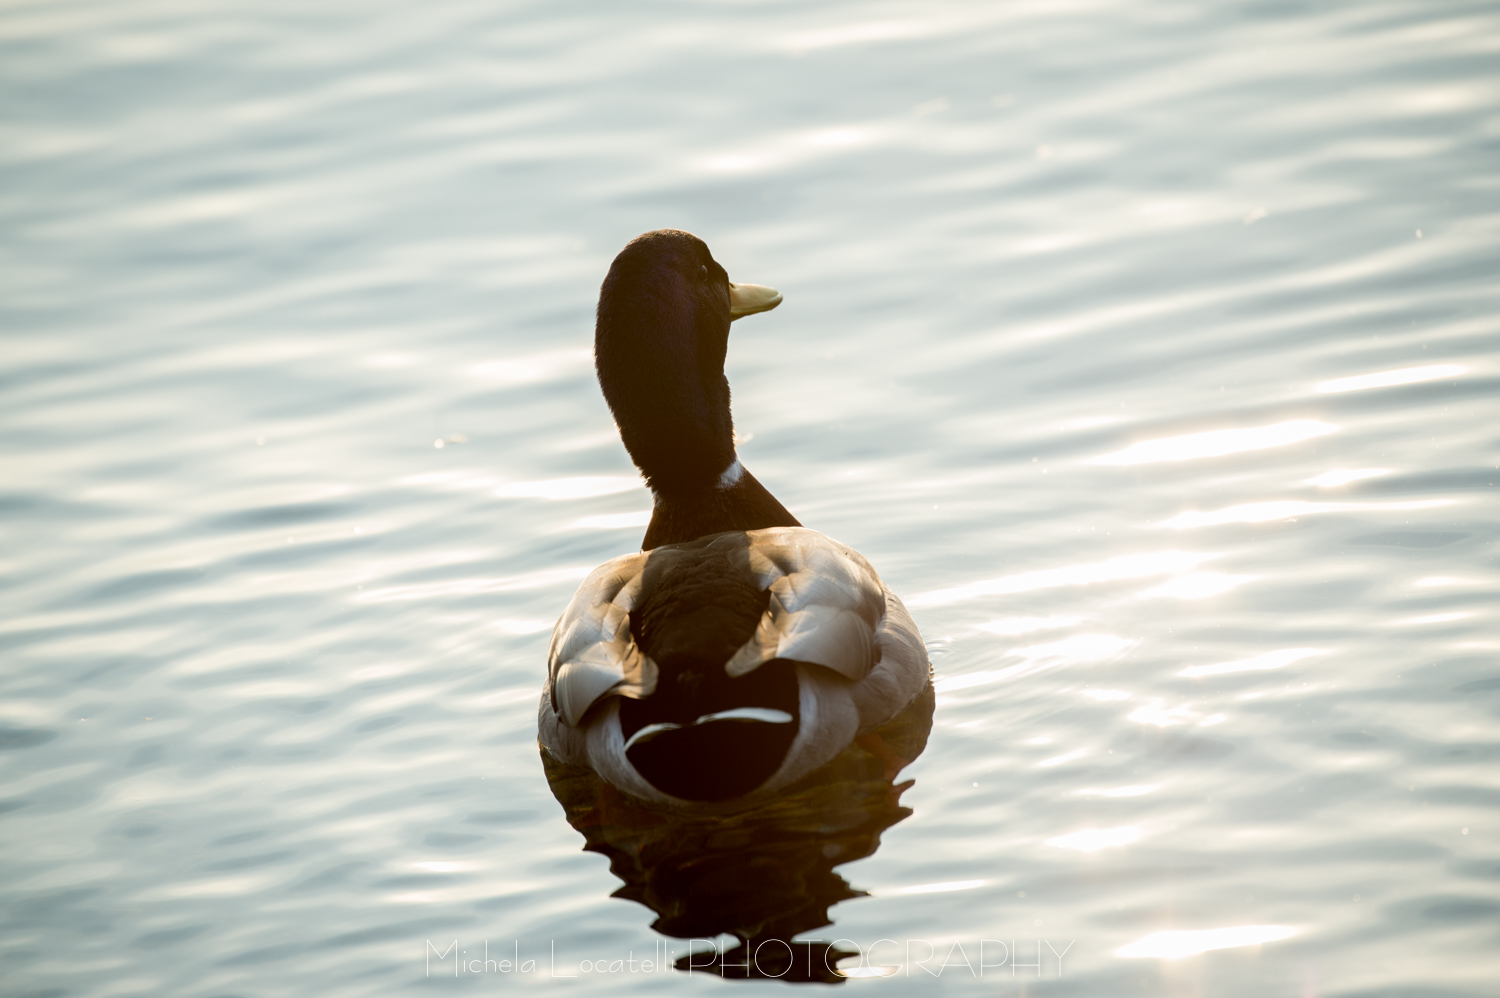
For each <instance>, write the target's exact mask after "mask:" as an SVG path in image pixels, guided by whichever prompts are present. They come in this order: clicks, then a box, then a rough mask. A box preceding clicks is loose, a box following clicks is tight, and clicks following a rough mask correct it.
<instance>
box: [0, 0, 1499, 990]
mask: <svg viewBox="0 0 1500 998" xmlns="http://www.w3.org/2000/svg"><path fill="white" fill-rule="evenodd" d="M0 81H3V82H0V289H3V295H0V330H3V333H0V335H3V350H4V354H3V357H4V365H3V379H4V380H3V388H0V426H3V434H0V447H3V452H4V467H5V474H4V476H3V482H0V508H3V510H4V513H3V531H4V544H3V549H0V573H3V580H4V586H5V596H4V603H5V612H4V614H3V617H0V642H3V647H4V658H3V663H4V664H3V668H0V810H3V812H4V813H3V816H0V842H3V846H0V920H3V924H4V930H3V932H0V980H3V982H4V988H3V990H4V991H5V992H6V993H7V994H26V995H48V996H63V995H78V996H85V995H86V996H105V995H110V996H113V995H122V996H123V995H204V996H210V995H223V996H227V995H279V994H297V995H311V994H316V995H372V994H404V993H409V992H422V993H425V992H427V991H440V990H441V991H450V990H453V991H478V992H482V991H486V990H489V991H494V990H501V991H503V990H506V989H510V988H519V987H522V986H533V987H539V988H550V989H553V990H556V991H558V992H566V991H570V990H571V991H576V992H587V993H600V994H605V993H607V994H639V995H649V994H656V993H661V992H664V991H674V992H698V991H710V990H715V989H724V988H740V989H751V990H765V989H769V988H773V987H783V986H784V985H775V984H769V983H759V984H757V983H749V982H746V983H739V984H726V983H723V982H720V981H718V980H717V979H714V978H710V977H707V976H705V975H701V974H695V975H686V974H681V973H677V972H675V971H667V972H661V971H660V969H659V967H658V968H657V969H656V970H655V971H653V972H650V973H647V972H644V971H643V970H642V969H641V965H640V964H639V963H637V964H636V965H635V969H634V972H632V971H631V970H630V968H628V967H626V968H624V969H620V970H618V971H611V970H610V969H609V967H608V964H607V963H606V965H605V970H604V972H603V973H599V972H597V971H589V972H584V971H585V970H586V969H587V967H592V966H593V963H594V961H613V960H617V959H619V960H624V959H627V958H631V957H632V956H633V958H634V959H635V960H637V961H639V960H640V959H641V958H642V955H643V954H645V955H646V957H647V958H648V959H650V958H653V957H656V958H657V962H658V963H659V956H660V953H661V950H662V949H663V947H666V948H668V949H670V950H671V955H672V956H674V957H675V956H677V955H679V954H681V953H683V952H685V951H686V949H687V945H688V944H687V943H686V942H685V941H683V940H678V939H673V938H669V937H666V936H662V935H659V934H657V933H655V932H653V931H652V929H651V928H650V926H651V922H652V920H653V919H654V917H655V916H654V914H653V913H652V912H650V911H648V910H647V909H646V908H644V907H641V906H639V905H637V904H634V903H631V902H630V901H628V900H622V899H617V898H611V897H609V894H610V892H611V891H614V890H615V889H616V888H618V887H619V886H620V881H619V880H617V879H616V878H615V877H614V876H612V875H611V873H610V871H609V867H608V864H607V862H606V860H605V858H604V857H603V856H601V855H598V854H596V853H593V852H584V851H582V846H583V844H584V837H583V836H582V835H580V834H579V833H578V832H577V831H575V830H574V829H573V828H572V827H571V826H570V825H569V824H568V823H567V822H566V821H565V819H564V813H563V808H562V806H561V805H559V803H558V801H557V800H556V799H554V796H553V794H552V792H551V791H550V790H549V788H548V784H547V780H546V777H545V776H544V773H543V769H542V764H541V761H540V759H539V758H538V753H537V748H536V727H535V716H536V715H535V709H536V698H537V694H538V691H539V689H540V684H541V681H542V677H543V673H544V668H545V653H546V641H547V632H548V630H549V628H550V626H551V623H552V621H553V620H554V619H556V617H557V615H558V613H559V612H560V611H561V609H562V607H563V605H564V604H565V603H566V601H567V599H568V597H569V595H570V594H571V592H572V589H573V587H574V586H575V585H576V584H577V582H578V581H579V579H580V578H581V577H582V575H583V574H584V573H585V572H586V571H587V570H588V569H589V568H590V567H592V566H593V565H595V564H598V563H599V562H601V561H603V560H605V559H607V558H610V557H612V556H614V555H617V554H620V553H623V552H627V551H630V550H634V549H635V548H636V547H637V546H638V545H639V542H640V537H641V534H642V530H643V526H644V523H645V518H646V510H647V509H648V507H649V504H650V497H649V494H648V493H647V492H646V491H645V490H644V489H643V488H642V486H641V485H640V484H639V481H638V480H637V478H636V477H635V474H634V470H633V468H632V467H631V465H630V463H629V461H628V459H627V457H626V455H625V453H624V451H623V449H622V448H621V446H620V444H619V441H618V438H617V436H616V433H615V429H614V426H613V423H612V421H611V419H610V415H609V412H608V410H607V409H606V407H605V405H604V403H603V401H602V399H601V397H600V395H599V391H598V388H597V386H596V384H595V382H594V378H593V373H592V368H591V360H590V348H591V343H592V309H593V306H594V301H595V297H596V294H597V288H598V284H599V281H600V279H601V277H602V276H603V274H604V271H605V269H606V268H607V266H608V264H609V261H610V259H611V258H612V257H613V255H614V254H615V252H616V251H617V250H618V249H619V247H620V246H621V245H623V244H624V242H625V241H626V240H627V239H629V238H630V237H632V236H634V235H636V234H637V233H639V232H641V231H644V230H647V229H652V228H658V227H662V226H676V227H681V228H687V229H691V230H692V231H694V232H696V233H698V234H699V235H701V236H703V237H704V238H705V239H706V240H707V241H708V243H709V245H710V246H711V247H712V248H713V249H714V251H715V254H716V256H717V257H718V259H719V260H720V261H721V262H723V263H724V264H725V266H726V267H727V268H728V270H729V273H730V275H731V278H732V279H735V280H748V281H754V282H759V283H766V284H772V285H775V286H776V287H778V288H780V289H781V290H782V292H783V293H784V294H785V296H786V302H785V304H784V305H783V306H782V307H781V308H780V309H778V310H777V311H776V312H774V313H771V314H768V315H764V316H756V317H754V318H751V319H748V320H746V321H745V322H742V323H737V324H736V325H735V328H734V333H733V336H732V337H731V341H730V354H729V362H728V375H729V378H730V381H731V383H732V384H733V386H734V390H735V416H736V419H737V427H738V431H739V433H740V435H741V437H742V438H743V439H744V442H743V444H742V445H741V447H740V455H741V457H742V458H743V460H744V462H745V464H746V465H747V466H748V467H750V468H751V469H752V470H753V471H754V472H755V474H756V475H757V477H758V478H759V479H760V480H761V481H762V482H764V483H765V484H766V485H767V486H768V487H769V488H770V489H771V490H772V491H773V492H775V493H776V495H777V496H778V497H779V498H780V499H781V500H782V501H783V502H784V503H785V504H786V505H787V506H788V507H789V508H790V509H792V510H793V511H794V512H795V513H796V514H797V516H798V517H800V518H801V519H802V520H803V522H804V523H806V524H808V525H809V526H812V527H816V528H818V529H820V530H823V531H825V532H827V533H828V534H830V535H832V536H833V537H836V538H838V539H840V540H842V541H844V542H846V543H849V544H851V545H853V546H855V547H857V548H858V549H859V550H861V551H862V552H863V553H864V554H865V555H866V556H868V557H869V558H870V560H871V561H872V562H873V563H874V564H875V565H876V566H877V567H878V568H879V570H880V571H881V573H882V575H883V576H884V578H885V579H886V581H887V582H888V583H889V584H890V585H891V587H892V588H893V589H895V590H896V591H897V592H899V593H901V594H903V595H904V596H905V597H907V599H908V603H909V606H910V607H911V609H912V611H913V614H914V615H915V617H916V619H917V622H918V624H919V625H920V626H921V628H922V630H923V633H924V635H925V637H926V638H927V640H928V642H929V646H930V648H931V651H932V656H933V662H934V665H935V668H936V672H937V677H938V684H937V690H938V702H937V709H936V723H935V726H934V728H933V730H932V735H931V739H930V741H929V743H928V747H927V750H926V752H925V754H924V755H922V757H921V758H920V759H919V760H918V761H917V762H916V763H915V764H914V765H912V766H911V767H910V768H909V769H908V770H907V772H906V774H905V775H906V776H909V777H911V778H913V779H915V781H916V782H915V785H914V786H913V787H911V788H910V789H909V790H907V791H906V792H905V795H904V797H903V798H902V803H903V804H905V805H906V806H909V807H910V808H912V809H913V813H912V815H911V816H910V817H907V818H905V820H902V821H899V822H897V823H895V824H893V825H891V826H890V827H889V828H886V829H885V831H884V832H883V833H882V835H881V845H880V848H879V850H878V851H877V852H875V853H874V855H873V856H871V857H869V858H866V859H862V860H860V861H858V862H854V863H850V864H847V865H844V866H841V867H839V868H838V871H837V872H838V873H839V874H840V875H842V876H843V877H844V878H845V879H847V880H848V881H849V883H850V884H851V885H852V886H853V888H854V889H856V890H861V891H868V892H870V894H871V896H869V897H859V898H853V899H850V900H846V901H844V902H842V903H841V904H838V905H837V906H836V907H834V908H833V909H832V912H831V916H832V918H833V921H834V924H833V925H832V926H830V927H828V928H825V929H822V930H819V931H817V932H813V933H810V934H807V935H806V936H805V938H807V939H823V940H825V941H827V940H833V939H835V938H836V937H842V938H844V939H846V940H850V941H852V942H854V943H855V944H857V945H858V946H859V947H861V948H868V947H869V946H870V945H871V944H873V943H875V942H876V941H877V940H880V939H887V940H894V941H895V942H890V943H885V944H882V946H881V947H880V948H878V949H877V952H876V953H875V954H874V956H873V957H872V958H871V960H870V962H871V963H873V964H879V965H885V966H895V967H898V972H897V975H896V976H895V977H892V978H888V979H885V980H854V981H851V982H850V983H849V984H848V985H847V986H848V987H851V988H868V989H871V990H874V991H880V992H882V993H889V994H937V993H940V994H952V995H981V994H1011V993H1016V992H1018V991H1021V990H1026V989H1029V990H1028V993H1036V994H1041V993H1047V994H1058V995H1090V996H1093V995H1134V994H1141V995H1169V996H1178V995H1184V996H1185V995H1246V996H1250V995H1254V996H1266V995H1289V996H1314V995H1419V994H1420V995H1441V996H1478V995H1485V994H1493V993H1494V988H1495V982H1496V981H1497V980H1500V956H1497V954H1500V846H1497V840H1496V836H1497V832H1500V820H1497V806H1500V729H1497V725H1496V720H1497V716H1500V663H1497V652H1500V628H1497V621H1496V606H1497V590H1500V561H1497V553H1500V529H1497V528H1500V510H1497V506H1496V501H1495V496H1496V483H1497V481H1500V479H1497V477H1496V476H1497V475H1500V470H1497V465H1500V446H1497V444H1500V429H1497V426H1500V419H1497V415H1500V413H1497V405H1496V402H1497V394H1500V307H1497V304H1500V303H1497V295H1500V282H1497V280H1496V276H1497V272H1500V171H1497V166H1500V11H1497V10H1496V8H1495V7H1494V5H1493V4H1491V3H1481V2H1474V3H1464V2H1446V0H1402V2H1386V3H1382V2H1378V0H1377V2H1363V3H1356V2H1311V0H1308V2H1300V3H1299V2H1286V3H1274V4H1273V3H1258V4H1251V3H1222V4H1187V3H1166V2H1161V3H1153V2H1146V0H1142V2H1128V3H1127V2H1109V0H1097V2H1089V0H1078V2H1066V3H1012V4H998V3H997V4H973V3H946V2H938V0H930V2H926V3H921V4H916V3H912V4H905V5H898V4H877V3H869V4H842V5H840V4H820V5H805V4H776V3H765V4H749V3H731V2H723V3H693V4H690V3H659V4H628V5H626V4H555V3H554V4H542V3H534V4H521V3H510V4H507V3H503V2H494V3H470V2H462V0H454V2H440V0H432V2H428V3H422V4H408V5H404V6H397V5H391V4H382V3H378V2H375V3H361V4H353V3H347V4H346V3H329V2H325V3H300V4H294V3H285V2H267V3H253V4H252V3H218V4H212V3H207V4H205V3H184V2H159V3H158V2H151V0H123V2H121V0H117V2H108V3H106V2H94V3H81V2H79V3H70V2H47V3H41V2H31V3H28V2H9V3H6V4H4V6H3V7H0ZM1161 933H1175V934H1171V935H1161ZM454 940H458V941H459V944H460V947H461V948H462V949H463V950H464V951H465V952H466V953H467V954H468V957H466V959H472V958H474V957H476V956H479V955H482V953H483V950H484V947H485V945H486V941H488V946H489V953H490V956H491V957H492V958H495V957H497V956H499V955H500V954H502V953H503V954H506V955H512V956H513V955H515V954H516V953H517V952H519V953H520V955H521V957H522V959H523V961H524V960H527V959H535V960H537V961H538V963H537V965H536V966H535V968H534V969H533V970H532V972H531V973H529V974H521V973H515V972H510V973H501V972H494V971H491V972H483V973H468V972H465V973H463V974H462V975H461V976H460V977H459V979H457V980H455V979H454V978H453V976H452V962H451V956H452V954H451V952H450V954H449V960H448V961H446V962H444V961H442V960H439V959H437V958H432V960H431V973H432V974H433V976H431V977H429V976H427V975H428V973H429V962H428V957H429V956H430V951H429V950H428V949H427V944H428V942H429V941H431V942H433V943H435V944H437V945H438V946H440V947H447V946H448V945H449V943H451V942H452V941H454ZM980 940H1003V941H1004V942H1005V943H1006V945H1007V947H1008V949H1007V952H1013V953H1014V954H1015V955H1017V956H1019V957H1020V960H1019V963H1020V964H1021V966H1020V967H1019V968H1016V967H1013V966H1011V965H1010V964H1003V965H1001V966H999V967H998V969H997V968H995V967H990V968H987V969H986V970H985V976H984V978H983V979H982V980H981V979H979V978H977V977H976V976H974V974H975V972H977V969H976V971H973V972H971V970H970V969H969V968H968V967H966V966H964V965H963V961H964V959H967V960H968V962H969V963H970V964H972V965H975V967H976V968H977V964H978V963H979V962H980V956H979V953H978V952H977V948H978V946H979V942H980ZM720 942H723V940H720ZM955 943H958V944H960V945H961V946H962V947H963V948H962V950H955V948H954V944H955ZM927 944H931V946H932V947H934V949H935V952H936V953H937V957H936V958H935V960H931V961H928V962H927V963H926V967H927V968H928V970H924V969H922V967H920V966H914V965H913V963H912V962H909V960H908V958H910V961H920V959H921V958H922V957H924V956H925V955H926V951H925V950H923V949H922V947H923V946H924V945H927ZM697 945H698V946H699V947H700V948H701V947H703V946H704V945H706V944H704V943H701V942H700V943H698V944H697ZM985 945H986V946H987V947H988V948H987V949H986V950H985V954H984V960H985V962H988V963H991V964H994V963H996V962H997V961H998V960H999V959H1000V958H999V956H997V955H996V954H997V953H998V952H999V951H998V950H997V949H996V948H995V947H996V944H995V943H993V942H991V943H986V944H985ZM1069 945H1071V949H1068V948H1067V947H1068V946H1069ZM903 947H905V948H904V949H903ZM846 948H847V947H846ZM1059 951H1061V952H1064V953H1065V954H1066V955H1065V957H1063V959H1062V960H1061V962H1060V961H1059V960H1058V958H1057V957H1055V956H1054V955H1053V954H1054V953H1055V952H1059ZM1205 951H1206V952H1205ZM1038 952H1039V953H1040V954H1041V955H1040V958H1038V957H1037V953H1038ZM554 954H555V963H554V962H553V958H554ZM944 954H948V960H949V966H948V967H947V969H945V970H944V971H943V974H942V976H941V977H940V978H933V977H931V976H924V975H926V974H927V973H928V971H929V970H931V969H933V968H935V967H937V966H938V965H940V964H941V963H942V962H943V960H944V959H945V957H944ZM960 954H962V955H960ZM1169 957H1172V958H1175V959H1168V958H1169ZM1033 961H1038V962H1039V963H1040V967H1039V968H1031V967H1027V966H1026V964H1028V963H1031V962H1033ZM585 962H587V965H585ZM496 966H498V963H497V964H496ZM1059 971H1060V976H1059ZM443 973H446V974H447V975H448V976H447V977H442V976H441V975H442V974H443ZM553 973H556V974H558V975H562V974H579V975H580V976H578V977H576V978H569V979H553V978H552V976H551V975H552V974H553ZM1039 974H1040V975H1041V977H1042V979H1041V980H1040V981H1039V980H1038V979H1037V977H1038V975H1039Z"/></svg>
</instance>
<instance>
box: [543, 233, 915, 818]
mask: <svg viewBox="0 0 1500 998" xmlns="http://www.w3.org/2000/svg"><path fill="white" fill-rule="evenodd" d="M780 301H781V296H780V295H779V294H778V293H776V292H775V291H773V290H771V289H769V288H758V287H755V286H753V285H734V284H730V283H729V280H728V277H727V275H726V274H725V273H724V270H723V268H722V267H720V266H719V264H718V263H717V262H715V261H714V259H713V257H712V256H711V255H710V254H709V252H708V247H707V246H705V245H704V244H703V242H702V241H701V240H699V239H698V238H697V237H695V236H692V235H690V234H689V233H686V232H678V231H675V230H669V229H664V230H660V231H658V232H651V233H647V234H646V235H644V236H641V237H639V238H638V239H636V240H633V241H632V242H631V243H630V244H629V245H627V246H626V247H625V249H624V250H623V251H622V252H621V253H620V255H619V256H618V257H616V259H615V262H614V264H613V266H611V268H610V272H609V276H608V277H606V279H605V281H604V285H603V287H602V288H601V290H600V297H599V316H598V325H597V327H596V333H595V344H594V349H595V360H596V364H597V367H598V373H599V383H600V386H601V387H602V388H603V390H604V395H605V398H606V400H607V401H608V402H609V404H610V408H611V409H612V410H613V411H614V414H615V419H616V422H617V423H618V424H619V427H620V435H621V437H622V438H623V440H624V442H625V446H626V449H627V450H629V451H630V454H631V457H632V458H633V459H634V460H635V463H636V465H637V466H638V467H639V468H640V469H641V471H642V473H643V474H644V475H645V477H646V480H647V482H648V484H650V486H651V488H652V492H653V494H654V496H655V505H654V508H653V511H652V517H651V523H650V525H649V527H648V528H647V530H646V537H645V539H644V541H643V543H642V551H641V552H640V553H639V554H632V555H625V556H623V557H621V558H617V559H615V560H614V561H611V562H608V563H606V564H605V565H602V566H600V568H598V569H596V570H595V571H594V572H593V573H592V574H591V575H590V576H589V578H588V579H586V580H585V581H584V583H583V585H582V586H581V587H580V588H579V590H578V593H577V594H576V595H575V596H574V598H573V601H572V603H570V604H569V606H568V609H567V611H566V612H565V613H564V614H563V616H562V619H561V620H560V621H559V622H558V625H557V628H556V630H555V631H554V632H553V636H552V645H551V649H550V651H549V655H548V659H549V661H548V678H547V689H546V692H545V694H544V696H543V698H542V703H541V705H540V716H539V722H540V723H539V735H540V738H541V742H542V746H543V748H544V749H545V750H546V751H547V752H549V753H550V754H551V755H552V756H554V757H555V758H556V759H558V760H559V761H561V762H564V763H570V764H575V765H586V766H588V767H590V768H592V769H593V770H594V771H595V772H596V773H598V774H599V775H600V776H601V777H602V778H604V779H605V780H606V781H608V782H609V783H611V784H613V785H615V786H616V787H618V788H619V789H621V790H624V791H626V792H627V793H629V794H631V795H633V796H635V797H637V798H640V799H642V800H646V801H651V802H655V803H660V804H666V805H681V804H683V803H684V802H690V801H691V802H703V801H725V800H759V799H763V798H764V797H765V796H766V795H768V794H773V793H775V792H776V791H778V790H780V789H783V788H785V787H788V786H790V785H791V784H793V783H795V782H796V781H797V780H799V779H801V778H802V777H803V776H806V775H807V774H808V773H811V772H812V771H813V770H815V769H817V768H818V767H819V766H821V765H823V764H824V763H826V762H828V761H829V760H830V759H832V758H833V757H834V756H836V755H837V754H838V753H839V752H840V751H842V750H843V749H844V747H846V746H847V745H848V744H849V743H850V741H852V740H853V739H854V738H855V737H857V736H858V735H860V734H862V733H867V732H870V731H873V730H874V729H876V728H878V727H879V726H880V725H882V724H884V723H886V722H887V721H889V720H890V719H891V718H893V717H895V716H896V715H897V714H898V713H900V711H901V710H902V709H903V708H905V707H906V706H907V705H908V704H910V703H911V702H912V701H913V700H914V699H915V698H916V697H917V695H918V694H920V693H921V692H922V690H923V689H924V688H925V687H926V685H927V683H928V680H929V672H930V667H929V664H928V661H927V655H926V651H925V648H924V647H923V644H922V640H921V636H920V635H919V634H918V633H917V629H916V626H915V624H913V623H912V620H911V617H910V615H909V614H907V612H906V609H905V608H904V607H903V606H902V605H901V601H900V600H899V599H897V598H896V596H895V594H893V593H891V592H890V590H889V589H887V588H886V587H885V585H884V583H882V582H881V581H880V577H879V576H878V575H876V573H875V570H874V569H873V568H872V567H871V566H870V564H869V562H867V561H865V559H864V558H863V557H861V556H860V555H859V554H858V553H856V552H854V551H853V550H851V549H849V548H847V547H845V546H843V545H841V544H839V543H837V542H836V541H833V540H831V539H829V538H827V537H825V536H823V535H822V534H819V533H817V532H816V531H812V530H808V529H806V528H803V527H802V526H801V525H800V524H799V523H798V522H797V520H796V519H795V518H794V517H793V516H792V515H791V513H789V512H788V511H787V510H786V508H785V507H783V506H782V505H781V503H779V502H777V501H776V499H775V497H774V496H772V495H771V493H770V492H768V491H767V490H766V489H765V487H764V486H762V485H761V484H760V483H759V482H758V481H756V479H755V478H754V476H752V475H751V474H750V473H749V472H748V471H746V470H745V469H744V467H743V466H742V465H741V464H740V462H739V459H738V457H737V456H736V454H735V451H734V442H733V433H734V430H733V423H732V420H731V416H730V410H729V385H728V382H727V380H726V379H725V378H724V357H725V353H726V350H727V347H728V336H729V323H730V322H732V321H733V320H734V319H736V318H739V317H740V316H742V315H747V314H750V313H752V312H757V311H765V310H767V309H770V308H774V307H775V306H776V305H777V304H779V303H780Z"/></svg>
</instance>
